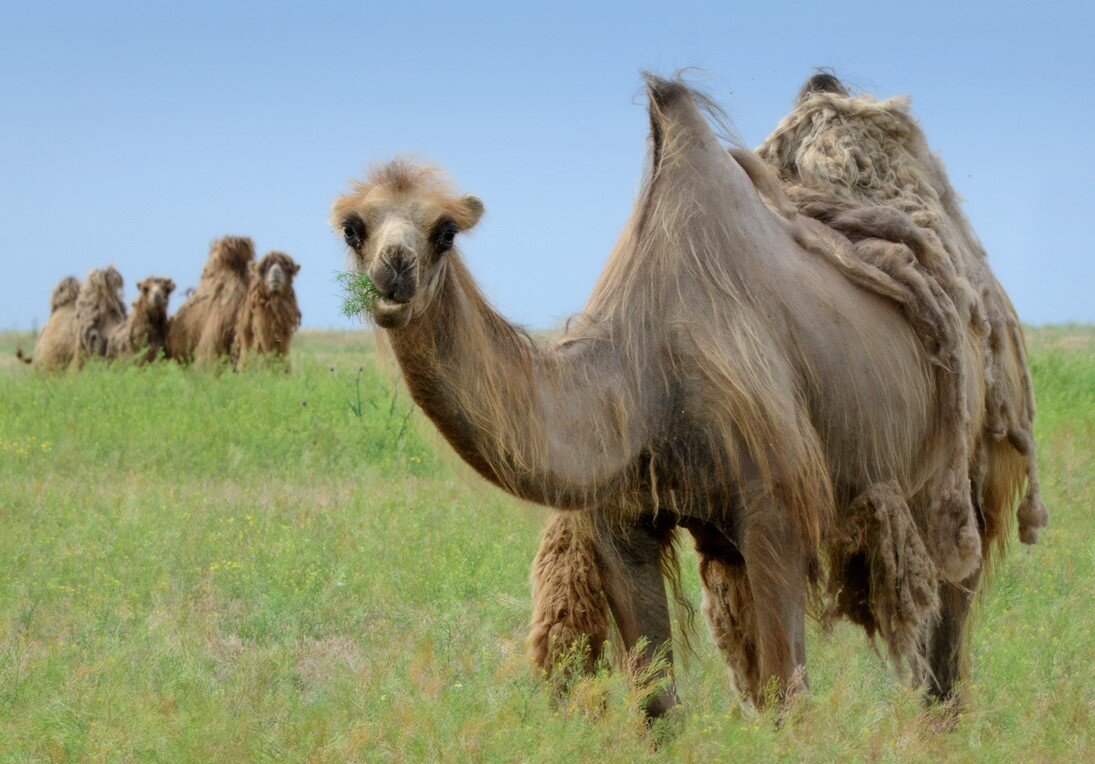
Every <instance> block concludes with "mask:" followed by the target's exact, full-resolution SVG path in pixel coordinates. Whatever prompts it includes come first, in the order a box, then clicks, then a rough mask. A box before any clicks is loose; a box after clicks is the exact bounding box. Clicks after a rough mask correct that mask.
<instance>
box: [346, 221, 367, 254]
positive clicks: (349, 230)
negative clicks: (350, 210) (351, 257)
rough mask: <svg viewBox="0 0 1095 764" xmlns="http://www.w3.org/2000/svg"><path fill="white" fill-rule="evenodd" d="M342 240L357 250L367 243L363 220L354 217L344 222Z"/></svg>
mask: <svg viewBox="0 0 1095 764" xmlns="http://www.w3.org/2000/svg"><path fill="white" fill-rule="evenodd" d="M342 238H344V239H345V240H346V244H347V246H349V247H350V249H357V248H358V247H360V246H361V244H362V243H363V242H364V241H365V223H364V221H362V219H361V218H359V217H357V216H356V215H352V216H350V217H348V218H346V219H345V220H344V221H342Z"/></svg>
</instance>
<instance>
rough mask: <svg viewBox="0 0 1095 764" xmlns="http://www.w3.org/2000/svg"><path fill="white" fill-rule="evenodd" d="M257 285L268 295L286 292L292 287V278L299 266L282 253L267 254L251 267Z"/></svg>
mask: <svg viewBox="0 0 1095 764" xmlns="http://www.w3.org/2000/svg"><path fill="white" fill-rule="evenodd" d="M251 268H252V270H253V272H254V274H255V276H256V277H257V278H258V280H259V283H261V284H262V286H263V288H264V289H265V290H266V291H267V292H269V293H270V294H281V293H282V292H287V291H289V289H291V288H292V286H293V277H294V276H296V275H297V271H299V270H300V266H299V265H297V263H296V262H295V261H294V260H293V258H291V257H289V255H287V254H285V253H284V252H276V251H275V252H267V253H266V254H265V255H264V256H263V258H262V259H261V260H259V261H258V262H257V263H254V264H253V265H252V266H251Z"/></svg>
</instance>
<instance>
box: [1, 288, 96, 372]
mask: <svg viewBox="0 0 1095 764" xmlns="http://www.w3.org/2000/svg"><path fill="white" fill-rule="evenodd" d="M79 292H80V282H79V281H78V280H77V279H76V277H75V276H66V277H65V278H63V279H61V280H60V281H58V282H57V284H56V285H55V286H54V287H53V292H52V293H51V294H50V297H49V311H50V312H49V319H48V320H47V321H46V325H45V326H43V327H42V331H41V332H39V333H38V339H37V341H36V342H35V343H34V355H33V356H32V357H29V358H28V357H27V356H25V355H23V351H22V349H20V350H17V351H16V353H15V354H16V356H17V357H18V358H19V360H21V361H23V362H24V363H28V364H32V365H33V366H34V367H35V368H36V369H44V370H47V371H49V370H53V369H64V368H67V367H68V366H69V364H71V363H72V357H73V353H74V351H75V349H76V297H77V295H78V294H79Z"/></svg>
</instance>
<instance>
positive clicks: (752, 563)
mask: <svg viewBox="0 0 1095 764" xmlns="http://www.w3.org/2000/svg"><path fill="white" fill-rule="evenodd" d="M739 514H740V523H738V524H737V525H738V527H739V528H740V534H739V535H740V539H741V541H740V544H739V548H740V549H741V556H742V558H743V559H744V560H745V575H746V578H747V579H748V582H749V591H750V593H751V594H752V599H753V618H754V620H755V624H756V655H757V666H758V672H757V680H758V681H757V682H756V684H755V685H754V687H752V688H751V690H752V692H751V694H752V696H753V700H754V702H756V703H757V704H758V705H759V704H762V703H763V702H764V701H765V699H766V698H765V691H766V689H767V685H768V683H769V682H771V681H772V680H773V677H774V679H775V682H776V690H777V692H778V694H779V696H780V697H781V698H787V697H789V696H790V695H791V694H793V693H794V692H796V691H797V690H799V689H804V687H805V682H806V678H805V677H806V674H805V671H806V638H805V635H806V590H807V586H808V583H809V574H808V559H807V554H806V550H805V549H804V548H803V544H802V542H801V541H800V540H799V538H798V534H797V532H796V531H795V527H794V523H793V522H792V520H791V517H790V513H789V512H788V511H787V509H786V508H785V507H784V506H782V505H781V504H779V503H778V502H776V501H773V500H771V499H766V498H758V499H757V500H755V501H750V502H746V503H745V505H744V506H743V507H742V509H741V511H740V513H739Z"/></svg>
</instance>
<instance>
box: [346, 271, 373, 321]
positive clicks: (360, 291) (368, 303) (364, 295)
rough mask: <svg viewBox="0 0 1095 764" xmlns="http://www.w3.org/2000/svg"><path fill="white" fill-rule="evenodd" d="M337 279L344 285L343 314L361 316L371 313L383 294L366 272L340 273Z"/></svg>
mask: <svg viewBox="0 0 1095 764" xmlns="http://www.w3.org/2000/svg"><path fill="white" fill-rule="evenodd" d="M335 279H336V280H337V281H338V283H339V284H340V285H341V286H342V315H344V316H346V317H347V318H360V317H361V315H362V314H363V313H371V312H372V310H373V306H374V305H375V304H376V301H377V300H378V299H380V297H381V295H380V292H379V290H377V288H376V284H374V283H373V280H372V279H371V278H369V277H368V276H367V275H365V274H364V273H350V272H344V273H339V274H337V275H336V276H335Z"/></svg>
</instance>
